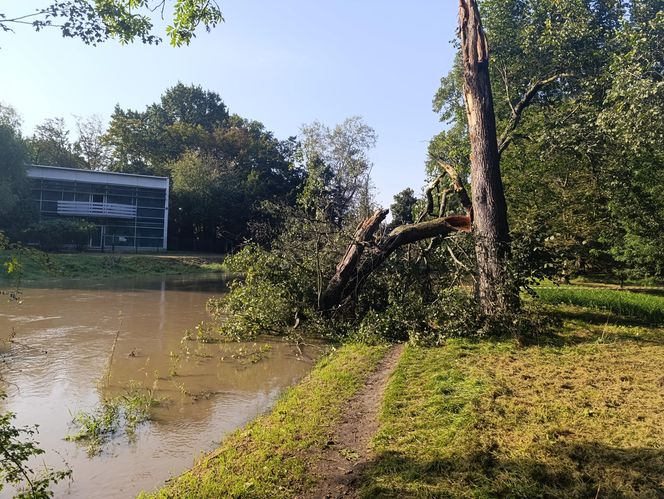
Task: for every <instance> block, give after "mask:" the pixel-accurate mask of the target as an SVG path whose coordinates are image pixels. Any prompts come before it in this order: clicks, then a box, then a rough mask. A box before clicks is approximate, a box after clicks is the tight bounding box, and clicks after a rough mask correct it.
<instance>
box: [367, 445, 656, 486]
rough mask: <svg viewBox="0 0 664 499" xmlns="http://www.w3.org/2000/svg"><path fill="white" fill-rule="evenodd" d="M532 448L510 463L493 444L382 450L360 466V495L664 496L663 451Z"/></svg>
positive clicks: (558, 447)
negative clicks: (445, 452) (461, 450)
mask: <svg viewBox="0 0 664 499" xmlns="http://www.w3.org/2000/svg"><path fill="white" fill-rule="evenodd" d="M535 450H536V454H537V455H538V456H543V457H541V458H540V459H534V458H523V459H509V458H506V457H504V456H505V455H509V453H505V454H503V453H499V452H497V446H496V445H495V444H494V448H489V449H485V450H477V449H470V450H469V451H468V452H467V453H465V454H459V455H453V456H451V457H448V458H441V459H435V460H417V459H413V458H411V457H408V456H406V455H404V454H402V453H398V452H385V453H382V454H379V455H378V456H377V457H376V458H375V459H374V460H373V461H371V462H369V463H367V465H366V466H364V467H363V469H362V471H361V477H362V478H361V480H360V484H361V487H362V488H361V492H362V496H363V497H372V498H374V497H375V498H403V497H460V496H463V497H469V496H473V497H560V498H586V497H589V498H594V497H602V498H622V497H653V498H662V497H664V488H663V485H664V449H654V448H618V447H610V446H607V445H605V444H602V443H599V442H584V443H567V442H560V443H558V444H554V445H552V446H549V448H546V447H544V446H543V447H542V449H535ZM542 450H544V451H545V452H542Z"/></svg>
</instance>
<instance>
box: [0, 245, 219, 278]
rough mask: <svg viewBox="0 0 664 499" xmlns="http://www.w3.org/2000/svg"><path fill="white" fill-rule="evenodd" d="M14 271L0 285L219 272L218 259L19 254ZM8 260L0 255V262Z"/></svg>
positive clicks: (183, 256) (6, 254) (176, 256)
mask: <svg viewBox="0 0 664 499" xmlns="http://www.w3.org/2000/svg"><path fill="white" fill-rule="evenodd" d="M13 255H14V257H15V258H16V259H17V262H18V267H17V268H16V269H15V271H14V272H12V274H10V275H7V274H6V273H5V272H0V282H3V281H4V282H9V281H12V280H15V279H16V278H17V277H18V275H19V274H18V273H19V272H20V276H21V279H23V280H25V281H39V280H44V279H69V278H97V277H98V278H104V277H125V276H144V275H162V274H192V273H203V272H221V271H223V267H222V264H221V257H220V256H198V255H171V254H168V253H165V254H143V255H134V254H121V253H115V254H109V253H42V252H37V251H22V252H18V253H14V254H13ZM11 257H12V255H11V254H9V253H8V252H2V253H0V261H2V262H7V261H9V259H10V258H11Z"/></svg>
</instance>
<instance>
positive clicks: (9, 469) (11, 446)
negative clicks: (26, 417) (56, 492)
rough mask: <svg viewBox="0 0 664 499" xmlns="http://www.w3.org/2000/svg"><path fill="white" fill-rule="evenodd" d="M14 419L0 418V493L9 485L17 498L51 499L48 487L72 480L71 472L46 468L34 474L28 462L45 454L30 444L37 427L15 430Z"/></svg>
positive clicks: (35, 445)
mask: <svg viewBox="0 0 664 499" xmlns="http://www.w3.org/2000/svg"><path fill="white" fill-rule="evenodd" d="M3 398H5V394H4V393H0V399H3ZM14 417H15V416H14V414H13V413H11V412H6V413H4V414H0V492H2V489H3V488H4V486H5V485H11V486H13V487H15V488H16V490H17V493H16V495H15V497H18V498H43V497H52V496H53V493H52V492H51V490H50V489H51V485H54V484H56V483H58V482H60V481H62V480H64V479H67V478H71V475H72V470H71V469H65V470H54V469H53V468H48V467H46V466H45V467H44V469H43V470H41V471H40V472H37V471H35V470H33V469H32V468H31V467H30V465H28V461H29V460H30V459H31V458H33V457H35V456H39V455H41V454H44V450H43V449H41V448H39V447H38V446H37V443H36V442H35V441H34V440H33V438H34V436H35V435H36V434H37V426H32V427H30V426H24V427H20V428H19V427H16V426H14V424H13V420H14Z"/></svg>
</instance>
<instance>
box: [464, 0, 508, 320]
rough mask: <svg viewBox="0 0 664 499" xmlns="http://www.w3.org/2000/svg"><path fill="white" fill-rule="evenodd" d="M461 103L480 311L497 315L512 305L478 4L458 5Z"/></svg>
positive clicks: (486, 56) (471, 0)
mask: <svg viewBox="0 0 664 499" xmlns="http://www.w3.org/2000/svg"><path fill="white" fill-rule="evenodd" d="M459 30H460V34H461V52H462V55H463V76H464V86H463V87H464V88H463V90H464V98H465V103H466V115H467V117H468V132H469V136H470V145H471V185H472V191H473V192H472V195H473V197H472V205H473V233H474V235H475V254H476V257H477V274H478V275H477V288H476V294H477V299H478V303H479V307H480V311H481V312H482V313H483V314H485V315H487V316H493V315H498V314H500V313H502V312H504V311H506V310H508V309H509V308H510V307H511V306H512V305H514V300H513V297H511V296H510V295H511V294H510V293H509V289H508V285H507V279H506V277H507V276H506V272H505V264H506V260H507V256H508V252H509V227H508V224H507V205H506V202H505V194H504V190H503V184H502V180H501V177H500V153H499V152H498V138H497V133H496V118H495V115H494V109H493V95H492V92H491V82H490V79H489V51H488V47H487V41H486V37H485V35H484V32H483V30H482V23H481V20H480V14H479V10H478V7H477V1H476V0H459Z"/></svg>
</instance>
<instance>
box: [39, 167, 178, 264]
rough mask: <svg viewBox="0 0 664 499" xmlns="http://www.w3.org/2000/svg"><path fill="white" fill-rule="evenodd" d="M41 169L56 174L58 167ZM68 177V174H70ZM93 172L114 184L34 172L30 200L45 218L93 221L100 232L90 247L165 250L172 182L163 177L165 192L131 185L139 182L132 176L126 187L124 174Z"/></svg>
mask: <svg viewBox="0 0 664 499" xmlns="http://www.w3.org/2000/svg"><path fill="white" fill-rule="evenodd" d="M36 168H40V167H36ZM41 168H49V173H51V176H53V175H52V172H53V170H56V168H54V167H41ZM63 170H67V171H71V170H70V169H63ZM66 173H67V172H65V174H63V176H67V175H66ZM90 173H91V174H93V175H94V176H95V178H98V179H100V180H103V179H104V177H105V176H109V175H110V176H112V177H113V182H108V183H104V182H103V181H100V182H87V181H80V180H69V179H62V180H60V179H54V178H39V177H38V175H39V173H32V174H30V177H31V193H32V195H31V197H32V201H33V203H34V205H35V208H37V209H38V210H39V213H40V216H41V217H42V218H54V217H63V216H67V217H76V218H82V219H85V220H88V221H90V222H92V223H94V224H95V226H96V228H95V230H94V231H93V233H92V234H91V236H90V243H89V245H88V246H89V248H91V249H99V250H109V251H110V250H111V249H113V250H115V249H118V250H122V249H126V250H138V249H165V241H164V234H165V232H166V231H165V226H166V224H167V217H168V213H167V210H168V199H167V198H168V184H167V180H166V179H159V180H161V181H162V182H163V183H164V185H165V187H164V188H154V187H144V186H140V185H128V184H130V183H132V182H131V181H132V180H134V179H133V178H132V177H131V176H127V177H128V178H127V185H122V184H121V183H120V181H122V180H125V179H124V178H123V176H121V175H119V174H112V173H101V172H90ZM70 176H71V175H70ZM79 176H80V175H79ZM146 178H150V177H146ZM154 178H155V179H157V178H156V177H154ZM150 179H151V178H150ZM139 180H142V179H139ZM133 183H134V184H137V183H140V182H138V181H135V182H133ZM146 183H147V182H146Z"/></svg>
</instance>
